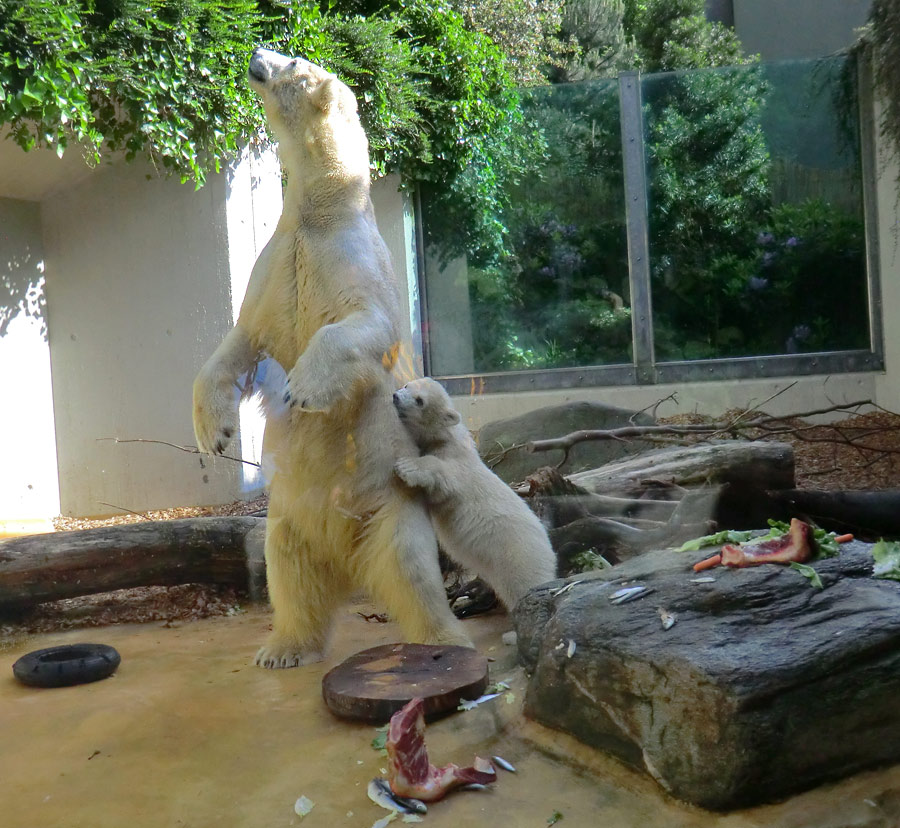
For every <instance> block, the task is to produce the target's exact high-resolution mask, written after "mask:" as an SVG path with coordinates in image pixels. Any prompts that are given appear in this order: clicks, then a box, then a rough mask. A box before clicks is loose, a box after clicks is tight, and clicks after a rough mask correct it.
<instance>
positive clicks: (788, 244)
mask: <svg viewBox="0 0 900 828" xmlns="http://www.w3.org/2000/svg"><path fill="white" fill-rule="evenodd" d="M798 244H800V239H798V238H797V237H796V236H791V237H790V238H789V239H788V240H787V241H786V242H785V243H784V246H785V247H796V246H797V245H798Z"/></svg>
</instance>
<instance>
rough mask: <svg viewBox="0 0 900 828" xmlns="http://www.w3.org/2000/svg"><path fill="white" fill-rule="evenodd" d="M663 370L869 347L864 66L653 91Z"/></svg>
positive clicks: (670, 80)
mask: <svg viewBox="0 0 900 828" xmlns="http://www.w3.org/2000/svg"><path fill="white" fill-rule="evenodd" d="M642 93H643V98H644V113H645V129H646V140H647V145H646V154H647V164H648V179H649V184H648V187H649V200H650V208H649V209H650V217H649V218H650V252H651V268H652V276H651V279H652V290H653V320H654V335H655V350H656V358H657V359H658V360H660V361H668V360H692V359H705V358H720V357H741V356H755V355H766V354H786V353H787V354H791V353H808V352H814V351H835V350H849V349H856V348H868V347H869V331H868V311H867V307H868V300H867V282H866V254H865V235H864V226H863V208H862V185H861V165H860V146H859V132H858V115H857V112H858V110H857V104H856V72H855V66H854V65H853V64H852V63H851V62H849V61H848V60H847V59H846V58H843V57H838V58H827V59H822V60H814V61H790V62H784V63H773V64H762V65H759V66H751V67H740V68H727V69H715V70H699V71H690V72H673V73H664V74H659V75H648V76H645V77H644V78H643V79H642Z"/></svg>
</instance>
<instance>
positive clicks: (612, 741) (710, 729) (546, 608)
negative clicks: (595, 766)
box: [515, 542, 900, 810]
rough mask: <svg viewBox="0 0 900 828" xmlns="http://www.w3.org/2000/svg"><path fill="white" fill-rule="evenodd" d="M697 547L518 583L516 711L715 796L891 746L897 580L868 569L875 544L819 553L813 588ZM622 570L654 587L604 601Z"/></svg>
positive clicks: (781, 784)
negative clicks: (523, 685)
mask: <svg viewBox="0 0 900 828" xmlns="http://www.w3.org/2000/svg"><path fill="white" fill-rule="evenodd" d="M711 551H712V550H711ZM711 551H710V553H711ZM702 557H704V554H703V553H699V554H698V553H679V552H675V551H673V550H666V551H660V552H652V553H649V554H647V555H643V556H641V557H639V558H635V559H633V560H631V561H628V562H626V563H624V564H621V565H619V566H616V567H614V568H613V569H611V570H606V571H604V572H599V573H591V574H590V575H585V576H579V577H576V578H572V579H570V582H572V581H574V582H575V583H574V585H573V586H571V587H570V588H569V589H567V590H566V591H564V592H558V590H559V589H560V587H562V586H564V585H565V582H563V581H555V582H552V583H551V584H548V585H546V586H544V587H541V588H540V589H538V590H535V591H533V592H532V593H531V594H529V595H528V596H526V597H525V598H524V599H523V600H522V601H521V602H520V604H519V606H518V607H517V608H516V613H515V616H516V628H517V633H518V646H519V653H520V658H521V659H522V661H523V663H524V664H525V666H526V669H528V670H529V672H531V674H532V675H531V678H530V681H529V686H528V691H527V695H526V701H525V712H526V715H528V716H530V717H532V718H534V719H536V720H537V721H539V722H541V723H543V724H546V725H548V726H550V727H554V728H558V729H560V730H564V731H567V732H569V733H571V734H572V735H574V736H575V737H576V738H578V739H580V740H581V741H583V742H585V743H586V744H589V745H591V746H593V747H596V748H599V749H601V750H605V751H608V752H610V753H612V754H614V755H616V756H618V757H620V758H621V759H623V760H624V761H626V762H628V763H629V764H632V765H635V766H637V767H639V768H643V769H645V770H646V771H647V772H648V773H650V774H651V775H652V776H653V777H654V778H655V779H656V780H657V781H658V782H659V783H660V784H661V785H662V786H663V787H664V788H665V789H666V790H668V791H670V792H671V793H672V794H673V795H675V796H677V797H679V798H680V799H684V800H686V801H688V802H691V803H694V804H696V805H700V806H703V807H706V808H710V809H714V810H726V809H731V808H737V807H744V806H749V805H754V804H758V803H761V802H767V801H772V800H775V799H779V798H783V797H785V796H786V795H788V794H791V793H794V792H796V791H800V790H803V789H806V788H810V787H812V786H814V785H816V784H818V783H820V782H823V781H825V780H829V779H834V778H837V777H841V776H845V775H847V774H850V773H853V772H855V771H857V770H860V769H862V768H866V767H871V766H875V765H878V764H883V763H887V762H892V761H896V760H897V759H900V705H898V704H897V699H898V698H900V583H898V582H894V581H883V580H874V579H872V578H871V572H872V556H871V546H870V545H869V544H864V543H860V542H853V543H850V544H846V545H845V546H844V547H843V551H842V554H841V555H840V556H839V557H837V558H832V559H828V560H823V561H818V562H816V563H815V568H816V569H817V571H818V572H819V574H820V577H821V579H822V582H823V584H824V586H825V588H824V589H822V590H819V589H814V588H813V587H812V586H811V585H810V583H809V581H808V580H807V579H806V578H805V577H803V576H802V575H801V574H800V573H799V572H796V571H795V570H792V569H790V568H788V567H784V566H779V565H775V564H767V565H764V566H759V567H755V568H752V569H740V570H731V569H724V568H717V569H714V570H711V571H708V572H703V573H700V574H697V573H695V572H693V570H692V569H691V564H692V563H694V562H695V561H697V560H700V559H701V558H702ZM709 577H712V578H714V579H715V580H714V581H712V582H709V581H704V580H700V581H699V582H698V579H703V578H709ZM629 582H637V583H641V584H645V585H646V586H648V587H651V588H652V590H653V591H652V592H651V593H649V594H648V595H646V596H644V597H642V598H640V599H638V600H635V601H633V602H630V603H625V604H620V605H616V604H612V603H611V602H610V600H609V596H610V595H611V594H612V593H613V592H615V591H616V590H617V589H619V588H620V587H621V586H622V585H625V584H628V583H629ZM663 612H664V613H666V614H668V615H674V616H675V619H676V620H675V623H674V624H673V625H672V626H671V627H670V628H669V629H664V626H663V621H662V615H663ZM571 642H574V644H573V643H571Z"/></svg>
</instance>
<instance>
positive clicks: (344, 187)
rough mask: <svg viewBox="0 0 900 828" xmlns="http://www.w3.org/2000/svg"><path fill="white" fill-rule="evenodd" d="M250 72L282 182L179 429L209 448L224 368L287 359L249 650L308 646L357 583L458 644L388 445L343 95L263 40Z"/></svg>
mask: <svg viewBox="0 0 900 828" xmlns="http://www.w3.org/2000/svg"><path fill="white" fill-rule="evenodd" d="M249 78H250V84H251V86H252V87H253V89H254V90H256V92H257V93H258V94H259V95H260V97H261V98H262V101H263V105H264V107H265V111H266V117H267V118H268V121H269V124H270V126H271V128H272V131H273V132H274V134H275V137H276V138H277V139H278V142H279V151H280V155H281V159H282V163H283V165H284V167H285V168H286V170H287V176H288V178H287V190H286V192H285V197H284V209H283V212H282V215H281V218H280V220H279V222H278V226H277V227H276V229H275V234H274V236H273V237H272V239H271V241H270V242H269V243H268V244H267V245H266V247H265V249H264V250H263V251H262V253H261V254H260V256H259V258H258V259H257V261H256V264H255V266H254V268H253V273H252V275H251V278H250V284H249V286H248V288H247V294H246V296H245V298H244V301H243V304H242V306H241V312H240V316H239V318H238V321H237V324H236V325H235V327H234V328H233V329H232V330H231V331H230V332H229V333H228V335H227V336H226V337H225V339H224V341H223V342H222V344H221V345H220V346H219V347H218V348H217V349H216V351H215V352H214V353H213V355H212V356H211V357H210V359H209V360H208V361H207V362H206V364H205V365H204V366H203V368H202V369H201V370H200V373H199V374H198V376H197V379H196V380H195V382H194V429H195V431H196V435H197V442H198V445H199V447H200V448H201V449H202V450H203V451H208V452H213V453H219V454H220V453H221V452H222V451H224V449H225V447H226V446H227V445H228V443H229V441H230V440H231V438H232V436H233V435H234V434H235V432H236V430H237V405H236V401H235V398H234V397H235V395H234V387H235V384H236V382H237V380H238V378H239V377H241V376H242V375H243V374H244V373H246V372H247V371H249V370H251V369H252V368H253V366H254V365H256V363H257V362H258V361H259V360H260V359H261V358H263V357H264V356H265V355H269V356H271V357H273V358H274V359H275V360H277V361H278V362H279V363H280V364H281V366H282V367H283V368H284V369H285V371H286V372H287V374H288V382H287V390H286V393H285V401H286V402H288V403H289V404H290V407H289V409H288V410H287V412H286V413H282V414H280V415H275V414H271V413H270V416H269V420H268V422H267V424H266V434H265V440H264V446H265V451H266V453H267V455H268V456H269V458H270V459H271V460H273V461H274V473H273V476H272V481H271V491H270V499H269V513H268V524H267V532H266V567H267V577H268V585H269V597H270V599H271V602H272V606H273V610H274V617H273V631H272V634H271V636H270V637H269V639H268V641H267V642H266V643H265V645H264V646H263V647H262V648H261V649H260V650H259V652H258V653H257V656H256V663H257V664H259V665H261V666H263V667H293V666H297V665H301V664H306V663H309V662H312V661H316V660H319V659H321V658H322V655H323V651H324V648H325V645H326V641H327V637H328V632H329V628H330V625H331V620H332V616H333V614H334V611H335V609H336V608H337V606H338V605H339V604H340V603H341V602H342V601H343V600H344V599H345V598H347V597H348V595H349V594H350V593H351V592H352V591H354V590H355V589H357V588H359V587H362V588H364V589H365V590H366V591H367V592H368V593H369V594H370V595H371V596H372V597H373V598H374V599H375V600H376V601H378V602H380V603H381V604H383V605H384V606H385V608H386V609H387V610H388V612H389V613H390V614H391V615H392V616H393V617H394V618H395V619H396V620H397V621H398V622H399V624H400V625H401V628H402V630H403V633H404V635H405V636H406V637H408V638H409V639H410V640H412V641H418V642H426V643H443V644H461V645H466V646H471V642H470V640H469V638H468V637H467V636H466V634H465V632H464V631H463V629H462V625H461V624H460V622H459V621H458V620H457V619H456V618H455V617H454V616H453V613H452V612H451V611H450V608H449V605H448V603H447V599H446V595H445V592H444V588H443V582H442V578H441V573H440V568H439V566H438V555H437V544H436V541H435V536H434V530H433V529H432V526H431V522H430V520H429V516H428V513H427V511H426V507H425V505H424V502H423V498H422V496H421V493H418V492H415V491H413V490H410V489H408V488H406V487H405V486H403V484H402V483H401V482H400V481H399V480H397V479H396V478H395V476H394V471H393V467H394V461H395V459H396V457H397V456H398V455H402V454H409V453H415V447H414V445H413V443H412V441H411V439H410V437H409V435H408V434H407V433H406V431H405V430H404V428H403V427H402V425H401V424H400V421H399V420H398V419H397V416H396V414H395V413H394V409H393V405H392V402H391V394H392V392H393V391H394V390H395V389H396V388H397V387H398V385H399V384H400V383H399V382H397V381H396V380H395V378H394V376H393V374H392V368H393V367H394V363H395V362H396V359H397V355H398V352H399V351H400V347H401V337H402V334H401V330H402V326H401V314H400V308H401V307H402V305H401V301H400V296H399V293H398V290H397V286H396V284H395V281H394V277H393V272H392V269H391V265H390V260H389V256H388V252H387V250H386V248H385V245H384V241H383V240H382V238H381V236H380V235H379V233H378V229H377V227H376V225H375V216H374V214H373V210H372V202H371V200H370V198H369V155H368V143H367V140H366V136H365V133H364V132H363V130H362V127H361V126H360V123H359V118H358V116H357V112H356V99H355V98H354V96H353V93H352V92H351V91H350V90H349V89H348V88H347V87H346V86H345V85H344V84H343V83H341V82H340V81H339V80H338V79H337V77H335V76H334V75H332V74H330V73H328V72H326V71H324V70H323V69H321V68H319V67H318V66H315V65H313V64H311V63H309V62H307V61H305V60H301V59H296V58H295V59H291V58H288V57H284V56H282V55H279V54H277V53H275V52H271V51H268V50H264V49H258V50H256V51H255V52H254V53H253V56H252V57H251V59H250V67H249Z"/></svg>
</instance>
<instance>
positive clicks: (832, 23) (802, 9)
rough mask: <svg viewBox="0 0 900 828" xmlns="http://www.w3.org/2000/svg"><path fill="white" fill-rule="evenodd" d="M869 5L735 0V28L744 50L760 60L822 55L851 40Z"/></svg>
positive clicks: (834, 0)
mask: <svg viewBox="0 0 900 828" xmlns="http://www.w3.org/2000/svg"><path fill="white" fill-rule="evenodd" d="M870 6H871V0H734V28H735V31H736V32H737V35H738V37H739V38H740V40H741V43H742V44H743V46H744V49H745V51H747V52H748V53H750V54H759V55H761V56H762V59H763V60H787V59H790V58H812V57H822V56H823V55H829V54H831V53H833V52H837V51H839V50H841V49H844V48H846V47H847V46H849V45H850V44H851V43H853V41H854V40H855V35H854V30H855V29H857V28H859V27H860V26H863V25H864V24H865V22H866V20H867V19H868V16H869V7H870Z"/></svg>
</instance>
